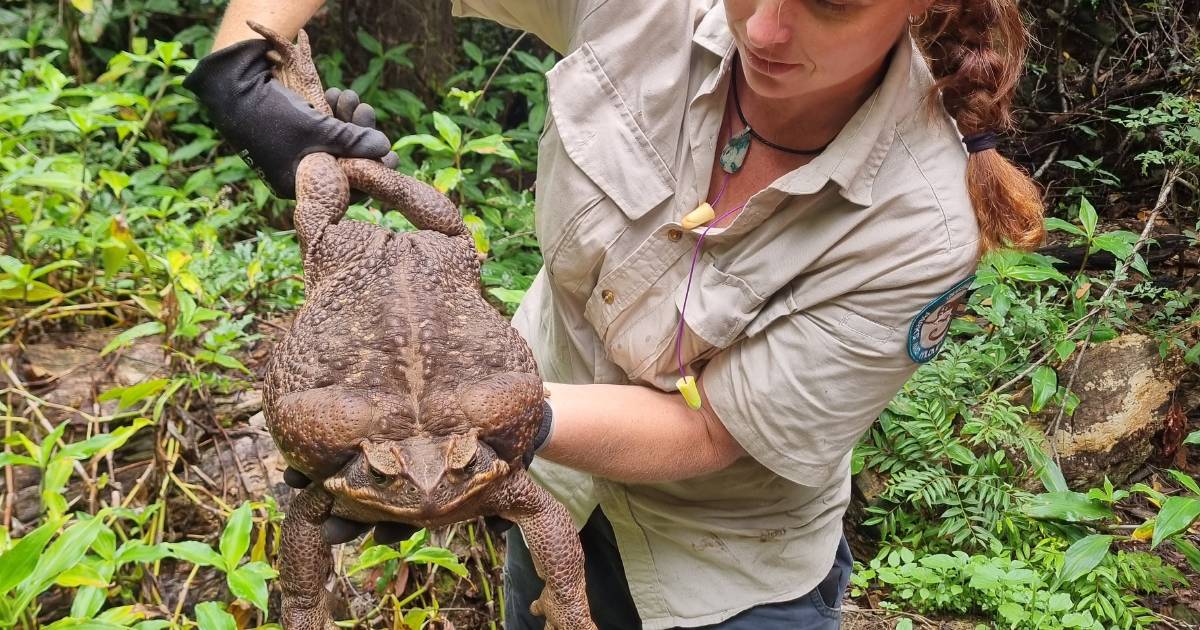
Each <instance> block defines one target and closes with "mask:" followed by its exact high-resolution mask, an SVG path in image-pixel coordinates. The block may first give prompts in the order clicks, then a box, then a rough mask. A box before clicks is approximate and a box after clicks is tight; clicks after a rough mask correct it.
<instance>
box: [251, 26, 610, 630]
mask: <svg viewBox="0 0 1200 630" xmlns="http://www.w3.org/2000/svg"><path fill="white" fill-rule="evenodd" d="M251 26H252V27H253V28H254V29H255V30H256V31H258V32H259V33H260V34H262V35H263V36H264V37H266V38H267V40H268V41H270V42H271V44H272V46H273V48H274V51H273V53H274V54H273V55H272V57H273V58H274V57H276V56H277V57H278V58H277V59H275V61H276V64H277V67H276V74H277V77H278V78H279V80H281V81H283V82H284V84H285V85H287V86H288V87H289V88H291V89H292V90H293V91H295V92H296V93H298V94H300V95H302V96H303V97H304V98H305V99H306V100H307V101H308V102H309V103H310V104H311V105H312V106H313V107H315V108H318V109H320V110H322V111H325V112H326V113H331V112H330V109H329V105H328V104H327V103H326V101H325V98H324V96H323V94H322V90H321V83H320V79H319V78H318V77H317V72H316V68H315V67H314V66H313V63H312V59H311V51H310V49H309V45H308V40H307V38H306V36H305V34H304V33H303V32H301V33H300V35H299V38H298V41H297V43H296V44H295V45H293V44H292V43H290V42H288V41H286V40H284V39H282V38H280V37H279V36H278V35H276V34H275V33H273V32H271V31H270V30H268V29H266V28H264V27H262V26H259V25H256V24H251ZM351 188H354V189H357V190H361V191H364V192H366V193H368V194H370V195H371V196H373V197H374V198H375V199H377V200H379V201H381V202H382V203H383V204H384V205H385V206H388V207H394V208H396V209H398V210H400V211H401V212H402V213H403V214H404V215H405V216H406V217H407V218H408V219H409V220H410V221H411V222H412V224H413V225H414V226H416V228H417V230H418V231H416V232H409V233H404V234H398V233H394V232H391V231H390V230H388V229H386V228H383V227H379V226H375V225H370V224H367V223H360V222H355V221H342V220H341V219H342V215H343V214H344V213H345V211H346V208H347V205H348V200H349V192H350V189H351ZM295 225H296V234H297V236H298V237H299V240H300V249H301V253H302V255H303V261H304V279H305V290H306V294H307V295H306V301H305V304H304V306H303V307H302V308H301V309H300V312H299V313H298V314H297V316H296V319H295V323H294V324H293V325H292V328H291V330H290V331H289V332H288V334H287V336H286V337H285V338H284V339H283V340H282V341H281V342H280V343H279V345H278V346H277V347H276V348H275V350H274V352H273V354H272V355H271V359H270V363H269V365H268V368H267V379H266V388H265V413H266V418H267V424H268V426H269V428H270V430H271V435H272V436H273V437H274V438H275V442H276V444H278V446H279V449H280V451H281V452H282V453H283V455H284V457H285V458H286V459H287V461H288V463H289V464H290V465H291V466H292V467H293V468H296V469H297V470H299V471H300V472H302V473H304V474H305V475H307V476H308V477H309V478H310V479H313V480H314V483H312V484H311V485H309V486H308V487H307V488H305V489H304V490H302V491H301V492H300V493H299V495H298V496H297V497H296V498H295V499H294V500H293V501H292V503H291V507H290V509H289V510H288V514H287V518H286V519H285V520H284V523H283V528H282V540H281V543H280V561H279V570H280V585H281V587H282V589H283V614H282V621H283V625H284V627H285V628H288V630H308V629H312V630H326V629H330V628H333V627H334V626H333V622H332V618H331V616H330V612H329V610H328V607H327V602H326V597H327V594H326V591H325V583H326V581H327V580H328V579H329V577H330V574H331V571H332V568H333V562H332V554H331V551H330V545H329V544H328V543H326V542H325V540H324V539H323V538H322V535H321V523H322V522H323V521H324V520H325V519H326V518H328V517H329V516H330V515H335V516H339V517H342V518H346V519H351V520H356V521H361V522H366V523H378V522H392V521H394V522H402V523H408V524H411V525H416V526H421V527H436V526H440V525H446V524H449V523H453V522H456V521H461V520H464V519H468V518H473V517H476V516H479V515H498V516H500V517H503V518H505V519H508V520H510V521H513V522H515V523H516V524H517V525H518V526H519V527H520V528H521V531H522V533H523V534H524V536H525V539H526V541H527V543H528V545H529V549H530V551H531V553H532V556H533V558H534V565H535V568H536V569H537V572H538V574H539V575H541V576H542V578H543V579H544V580H545V582H546V589H545V590H544V591H543V593H542V595H541V597H540V598H539V599H538V600H537V601H536V602H535V603H534V604H533V607H532V609H533V612H534V613H535V614H544V615H545V616H546V618H547V622H548V627H551V628H559V629H563V630H592V629H594V628H595V626H594V624H593V623H592V621H591V619H590V617H589V615H588V607H587V596H586V592H585V589H584V576H583V553H582V551H581V549H580V546H579V539H578V536H577V535H576V533H575V529H574V527H573V525H572V522H571V519H570V517H569V516H568V514H567V511H566V510H565V509H564V508H563V506H562V505H561V504H559V503H558V502H557V501H555V500H554V499H553V498H552V497H551V496H550V495H549V494H548V493H547V492H546V491H545V490H544V489H542V488H541V487H540V486H538V485H537V484H536V483H534V482H533V480H532V479H531V478H530V477H529V475H528V474H527V473H526V471H525V466H524V464H523V461H522V456H523V455H524V454H525V453H526V451H527V450H528V449H529V446H530V442H531V441H532V439H533V434H534V432H535V431H536V430H537V428H538V426H539V425H540V422H541V419H542V409H543V407H542V404H543V388H542V382H541V379H540V377H539V376H538V373H537V367H536V365H535V364H534V360H533V356H532V354H531V352H530V350H529V347H528V346H527V345H526V343H525V341H524V340H523V339H522V338H521V337H520V336H519V335H518V334H517V332H516V331H515V330H514V329H513V328H512V327H511V326H510V325H509V324H508V322H507V321H505V320H504V318H503V317H501V316H500V314H499V313H497V312H496V311H495V309H493V308H492V307H491V306H490V305H489V304H488V303H487V302H486V301H485V300H484V299H483V296H482V293H481V287H480V280H479V262H478V260H477V258H476V256H475V248H474V245H473V241H472V239H471V237H470V235H469V233H468V231H467V229H466V227H465V226H464V224H463V221H462V217H461V216H460V214H459V212H458V209H457V208H456V207H455V206H454V205H453V204H452V203H451V202H450V200H449V199H447V198H446V197H445V196H443V195H441V194H440V193H438V192H437V191H436V190H435V189H433V188H432V187H430V186H428V185H425V184H423V183H421V182H419V181H417V180H414V179H412V178H409V177H406V176H404V175H401V174H399V173H397V172H395V171H393V170H390V169H388V168H386V167H385V166H383V165H382V164H381V163H379V162H374V161H370V160H339V159H335V158H333V157H332V156H330V155H329V154H326V153H314V154H311V155H308V156H306V157H305V158H304V159H303V161H301V162H300V165H299V167H298V169H297V173H296V209H295Z"/></svg>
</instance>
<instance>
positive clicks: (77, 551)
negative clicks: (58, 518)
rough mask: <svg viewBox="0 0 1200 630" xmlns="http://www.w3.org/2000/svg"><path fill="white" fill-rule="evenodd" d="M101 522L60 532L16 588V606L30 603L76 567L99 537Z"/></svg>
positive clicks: (79, 524)
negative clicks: (57, 579)
mask: <svg viewBox="0 0 1200 630" xmlns="http://www.w3.org/2000/svg"><path fill="white" fill-rule="evenodd" d="M103 527H104V521H103V519H101V518H100V517H92V518H90V519H88V520H86V521H81V522H77V523H75V524H74V525H71V526H70V527H68V528H67V529H66V530H65V531H63V533H62V535H60V536H59V537H58V538H57V539H56V540H55V541H54V542H53V543H50V546H49V547H47V548H46V551H45V552H44V553H42V555H41V557H40V558H39V559H38V564H37V568H35V569H34V570H33V574H32V575H30V576H29V578H28V579H26V580H25V581H24V582H22V583H21V585H20V586H19V587H18V588H17V593H18V598H17V601H18V603H22V602H29V601H32V600H33V598H35V597H37V596H38V595H40V594H41V593H42V591H44V590H46V588H47V587H49V586H50V585H51V584H52V583H53V582H54V580H55V579H56V578H57V577H58V576H59V574H61V573H62V572H64V571H66V570H67V569H70V568H71V567H73V566H75V565H76V564H79V561H80V560H82V559H83V555H84V553H85V552H86V551H87V549H88V547H91V546H92V541H94V540H95V539H96V536H98V535H99V534H100V530H101V529H102V528H103Z"/></svg>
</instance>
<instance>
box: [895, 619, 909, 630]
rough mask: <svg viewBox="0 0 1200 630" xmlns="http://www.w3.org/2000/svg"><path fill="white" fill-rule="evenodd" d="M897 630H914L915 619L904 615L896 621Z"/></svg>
mask: <svg viewBox="0 0 1200 630" xmlns="http://www.w3.org/2000/svg"><path fill="white" fill-rule="evenodd" d="M896 630H913V620H912V619H909V618H908V617H904V618H902V619H900V620H899V621H897V622H896Z"/></svg>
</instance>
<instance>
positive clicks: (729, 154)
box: [721, 58, 833, 173]
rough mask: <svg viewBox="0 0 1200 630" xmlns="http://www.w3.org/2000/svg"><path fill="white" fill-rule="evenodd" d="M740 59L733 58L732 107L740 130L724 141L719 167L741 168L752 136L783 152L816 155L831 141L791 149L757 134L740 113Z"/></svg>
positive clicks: (727, 171) (728, 171)
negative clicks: (740, 123)
mask: <svg viewBox="0 0 1200 630" xmlns="http://www.w3.org/2000/svg"><path fill="white" fill-rule="evenodd" d="M739 63H740V60H738V59H737V58H734V60H733V78H732V81H733V107H734V109H735V110H737V115H738V120H740V121H742V130H741V131H739V132H737V133H735V134H733V135H731V136H730V137H729V141H728V142H726V143H725V148H724V149H723V150H722V151H721V169H722V170H724V171H725V172H726V173H736V172H738V171H739V170H741V168H742V164H744V163H745V162H746V154H747V153H749V152H750V139H751V138H753V139H755V140H758V141H759V142H761V143H763V144H765V145H767V146H768V147H771V148H772V149H775V150H776V151H782V152H784V153H790V154H792V155H818V154H820V153H821V152H822V151H824V150H825V149H827V148H828V147H829V145H830V144H831V143H832V142H833V141H832V140H831V141H829V142H826V143H825V144H823V145H821V146H819V147H817V148H815V149H793V148H792V147H785V146H783V145H782V144H776V143H774V142H771V141H770V140H767V139H766V138H764V137H762V136H761V135H759V133H758V132H757V131H755V130H754V127H751V126H750V123H749V122H747V121H746V115H745V114H743V113H742V100H741V98H739V97H738V85H737V70H738V64H739Z"/></svg>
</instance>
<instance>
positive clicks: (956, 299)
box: [908, 275, 975, 363]
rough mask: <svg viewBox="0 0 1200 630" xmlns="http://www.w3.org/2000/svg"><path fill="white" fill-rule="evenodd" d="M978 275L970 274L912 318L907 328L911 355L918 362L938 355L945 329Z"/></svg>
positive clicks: (947, 328) (948, 327)
mask: <svg viewBox="0 0 1200 630" xmlns="http://www.w3.org/2000/svg"><path fill="white" fill-rule="evenodd" d="M974 279H975V276H973V275H972V276H969V277H968V278H966V279H965V280H962V281H961V282H959V283H958V284H956V285H954V286H953V287H951V288H950V290H949V291H946V292H945V293H943V294H941V295H939V296H938V297H937V298H936V299H934V300H933V301H932V302H930V303H929V304H926V305H925V308H923V309H921V312H920V313H917V316H916V317H915V318H913V322H912V325H911V326H909V328H908V357H909V358H910V359H912V360H913V361H916V362H917V363H926V362H928V361H929V360H930V359H932V358H933V357H934V356H936V355H937V353H938V350H940V349H941V347H942V342H944V341H945V340H946V332H947V331H948V330H950V320H952V319H954V315H955V311H957V310H958V306H959V303H960V302H961V301H962V298H963V296H964V295H966V294H967V289H969V288H970V287H971V281H973V280H974Z"/></svg>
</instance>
